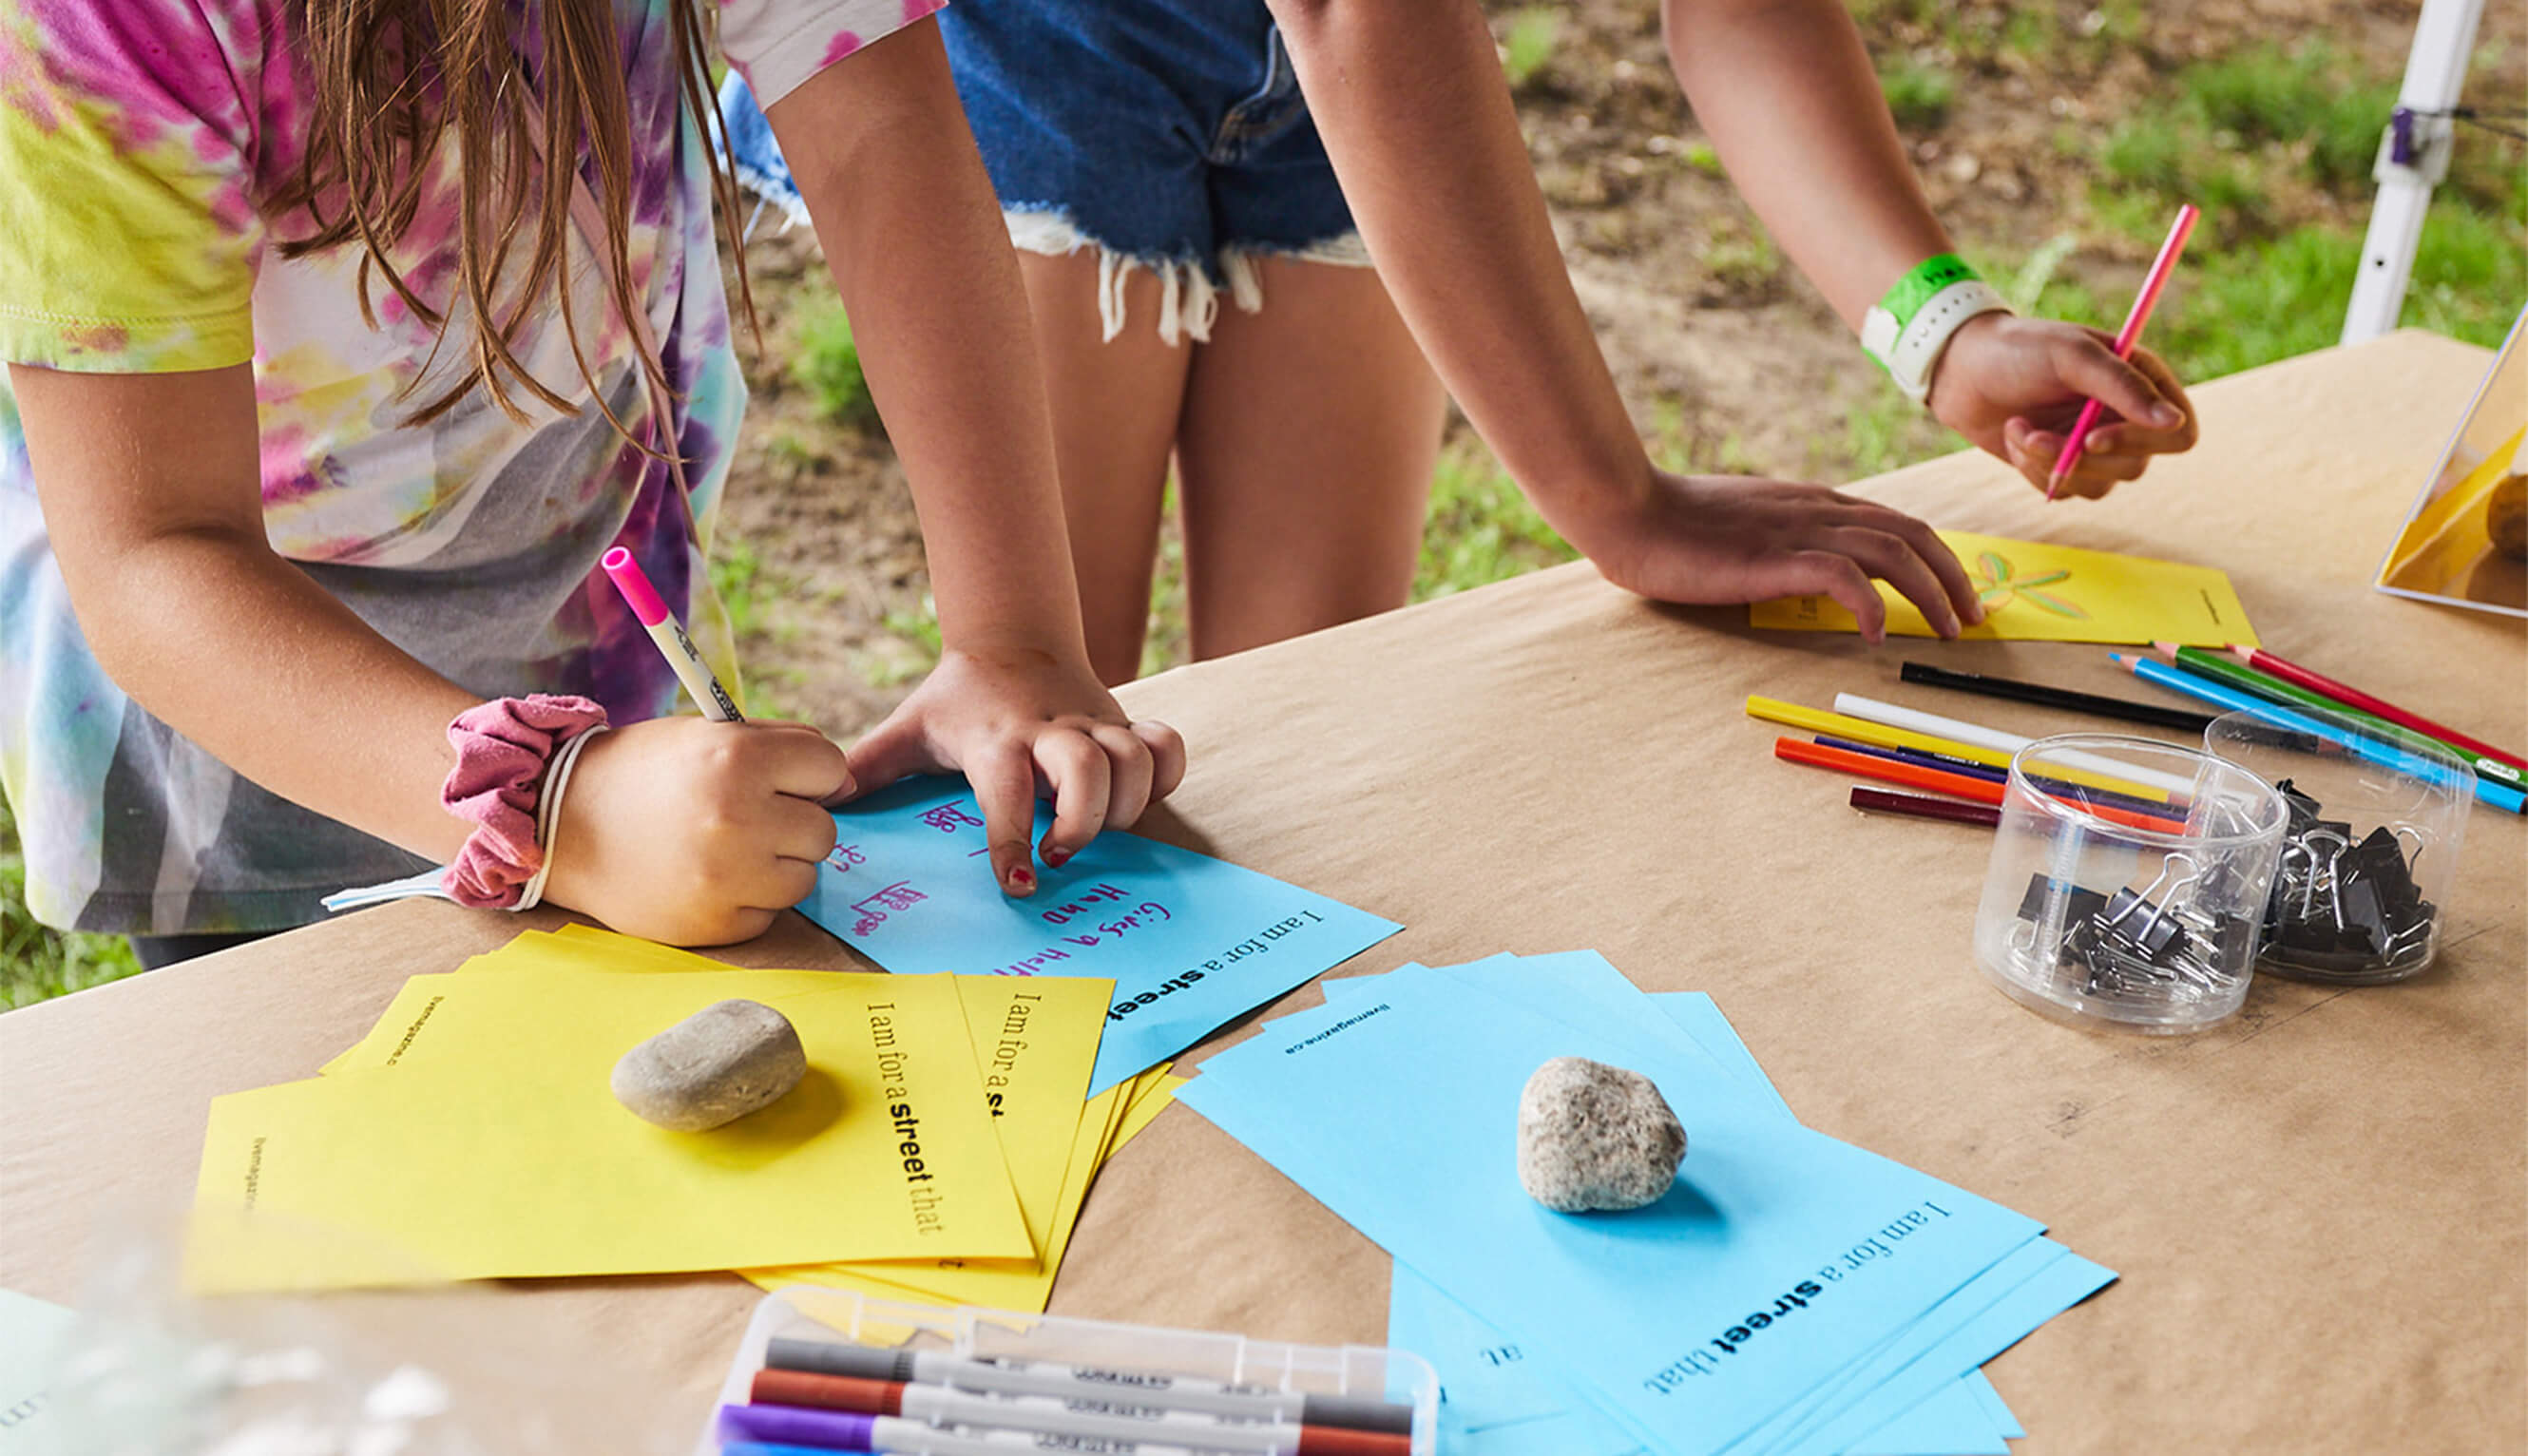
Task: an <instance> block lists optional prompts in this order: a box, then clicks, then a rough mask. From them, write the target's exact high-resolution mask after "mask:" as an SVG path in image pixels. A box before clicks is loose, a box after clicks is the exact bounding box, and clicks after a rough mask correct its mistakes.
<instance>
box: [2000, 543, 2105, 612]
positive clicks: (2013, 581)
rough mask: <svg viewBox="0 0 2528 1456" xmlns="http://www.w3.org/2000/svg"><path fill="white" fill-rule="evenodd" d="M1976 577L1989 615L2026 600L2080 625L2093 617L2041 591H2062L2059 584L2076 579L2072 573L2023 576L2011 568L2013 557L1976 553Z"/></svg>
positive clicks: (2071, 603) (2067, 602) (2075, 605)
mask: <svg viewBox="0 0 2528 1456" xmlns="http://www.w3.org/2000/svg"><path fill="white" fill-rule="evenodd" d="M1974 575H1975V597H1976V598H1977V599H1978V600H1980V601H1982V602H1983V609H1984V610H1985V611H1986V612H1995V611H1999V610H2001V609H2002V608H2003V607H2005V606H2008V605H2010V604H2011V603H2012V602H2015V601H2018V600H2020V599H2021V598H2026V599H2027V601H2028V604H2029V605H2031V606H2034V607H2036V608H2037V609H2039V610H2041V611H2050V612H2052V613H2053V614H2054V615H2056V616H2058V617H2070V618H2072V619H2073V620H2074V621H2076V622H2085V621H2087V620H2088V619H2089V614H2088V613H2087V612H2085V611H2082V610H2081V609H2080V603H2079V602H2077V601H2073V600H2070V599H2068V598H2064V597H2059V596H2056V595H2055V594H2054V593H2052V592H2040V591H2038V590H2037V589H2038V588H2039V587H2058V590H2059V586H2058V584H2060V583H2062V582H2067V581H2070V580H2071V579H2072V573H2070V572H2068V571H2048V572H2045V573H2043V574H2041V575H2038V576H2020V575H2017V574H2016V573H2015V572H2013V570H2012V569H2011V565H2010V558H2009V557H2007V556H2005V555H2003V554H2002V553H2001V552H1999V551H1978V552H1976V553H1975V572H1974Z"/></svg>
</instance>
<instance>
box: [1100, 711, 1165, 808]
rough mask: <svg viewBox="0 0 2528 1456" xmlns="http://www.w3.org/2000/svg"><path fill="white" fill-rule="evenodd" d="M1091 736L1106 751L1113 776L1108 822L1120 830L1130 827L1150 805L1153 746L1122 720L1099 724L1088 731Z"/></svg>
mask: <svg viewBox="0 0 2528 1456" xmlns="http://www.w3.org/2000/svg"><path fill="white" fill-rule="evenodd" d="M1088 736H1089V737H1090V738H1093V739H1095V740H1096V741H1097V746H1098V747H1099V748H1101V749H1103V750H1105V751H1106V764H1107V767H1108V769H1109V770H1110V771H1111V772H1112V775H1113V788H1112V789H1111V790H1109V792H1108V794H1107V799H1106V822H1107V823H1108V824H1110V825H1112V826H1114V827H1115V828H1117V829H1126V828H1130V827H1131V826H1132V823H1133V822H1134V821H1135V820H1137V819H1139V818H1140V817H1141V810H1143V809H1145V808H1148V807H1149V806H1150V786H1151V783H1152V781H1153V779H1154V778H1155V776H1156V765H1155V764H1154V763H1153V762H1152V761H1151V757H1150V746H1149V745H1148V744H1146V743H1143V742H1141V738H1140V735H1139V734H1136V733H1134V732H1133V731H1132V729H1130V728H1127V727H1125V726H1124V725H1122V724H1120V723H1100V724H1098V725H1097V726H1095V727H1093V728H1091V729H1089V730H1088Z"/></svg>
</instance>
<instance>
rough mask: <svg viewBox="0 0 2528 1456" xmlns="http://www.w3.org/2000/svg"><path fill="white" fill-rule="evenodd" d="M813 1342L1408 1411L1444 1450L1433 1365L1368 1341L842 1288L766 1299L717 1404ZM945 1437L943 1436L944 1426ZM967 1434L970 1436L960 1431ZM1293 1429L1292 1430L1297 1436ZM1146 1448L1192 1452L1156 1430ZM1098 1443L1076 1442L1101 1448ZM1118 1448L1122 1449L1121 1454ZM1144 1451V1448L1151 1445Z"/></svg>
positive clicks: (1415, 1445) (710, 1426) (703, 1449)
mask: <svg viewBox="0 0 2528 1456" xmlns="http://www.w3.org/2000/svg"><path fill="white" fill-rule="evenodd" d="M776 1339H778V1340H814V1341H821V1342H825V1343H828V1344H834V1345H860V1346H868V1347H875V1348H877V1349H881V1350H890V1351H891V1350H909V1351H918V1352H931V1353H936V1354H941V1355H949V1356H956V1357H961V1358H965V1359H972V1360H989V1361H997V1362H1005V1363H1008V1364H1011V1365H1023V1364H1026V1363H1030V1362H1032V1363H1034V1364H1035V1365H1036V1366H1037V1368H1038V1372H1039V1374H1040V1373H1041V1372H1042V1370H1043V1368H1044V1367H1050V1366H1060V1367H1073V1368H1077V1369H1079V1370H1080V1371H1082V1372H1083V1373H1085V1374H1086V1375H1087V1376H1088V1377H1089V1378H1098V1379H1103V1380H1105V1381H1107V1382H1110V1383H1109V1384H1108V1385H1107V1389H1108V1390H1110V1391H1115V1392H1123V1393H1127V1394H1129V1393H1130V1392H1132V1391H1133V1390H1135V1389H1136V1388H1146V1387H1147V1386H1148V1384H1149V1383H1150V1382H1148V1381H1147V1380H1144V1379H1137V1378H1136V1377H1149V1376H1161V1377H1167V1378H1174V1379H1175V1380H1177V1381H1180V1382H1183V1383H1185V1384H1186V1385H1189V1386H1197V1387H1198V1386H1205V1385H1213V1384H1217V1385H1228V1386H1236V1387H1238V1390H1237V1391H1233V1392H1230V1393H1231V1394H1233V1395H1237V1394H1241V1393H1242V1394H1259V1393H1268V1392H1270V1393H1284V1394H1290V1395H1306V1396H1318V1397H1328V1396H1331V1397H1342V1398H1344V1399H1347V1400H1350V1401H1353V1402H1360V1401H1378V1402H1387V1403H1392V1404H1395V1405H1399V1406H1409V1407H1410V1408H1411V1410H1412V1430H1411V1432H1410V1434H1409V1436H1408V1438H1407V1439H1408V1440H1409V1449H1410V1452H1411V1456H1434V1453H1435V1452H1436V1451H1437V1450H1438V1449H1439V1424H1440V1377H1439V1375H1438V1373H1437V1372H1435V1371H1433V1370H1432V1368H1431V1364H1430V1362H1429V1361H1427V1360H1424V1359H1423V1358H1422V1357H1421V1356H1419V1355H1413V1354H1408V1353H1406V1352H1404V1351H1401V1350H1387V1349H1379V1348H1375V1347H1372V1346H1367V1345H1343V1346H1333V1345H1294V1344H1281V1343H1276V1342H1273V1341H1269V1340H1258V1339H1248V1338H1246V1337H1245V1336H1243V1335H1237V1334H1215V1333H1209V1332H1206V1331H1201V1330H1192V1329H1165V1328H1160V1327H1157V1326H1141V1325H1116V1324H1110V1323H1108V1322H1106V1321H1102V1320H1074V1319H1067V1318H1063V1317H1060V1316H1054V1315H1028V1314H1015V1313H1012V1312H1010V1311H1007V1310H987V1309H976V1308H974V1307H971V1306H969V1307H964V1308H959V1309H945V1308H941V1307H939V1306H936V1305H922V1304H896V1303H890V1302H887V1301H885V1300H876V1299H868V1298H865V1297H863V1296H861V1295H859V1294H855V1293H852V1292H850V1291H848V1290H841V1289H819V1288H815V1287H812V1286H799V1287H793V1288H789V1289H783V1290H779V1291H777V1292H775V1293H772V1294H769V1295H767V1296H765V1297H764V1302H763V1303H762V1304H760V1305H758V1306H757V1307H756V1311H755V1318H754V1320H753V1321H751V1322H750V1323H749V1324H748V1325H747V1327H746V1334H745V1337H744V1338H743V1339H741V1340H739V1342H738V1347H737V1358H736V1359H735V1360H733V1361H732V1362H730V1365H729V1372H728V1378H727V1380H726V1381H724V1382H723V1383H722V1385H721V1387H720V1397H719V1404H721V1405H744V1404H746V1402H747V1399H748V1396H749V1393H750V1391H751V1389H752V1386H753V1384H754V1380H755V1377H756V1375H757V1373H758V1372H760V1371H762V1370H764V1365H765V1360H766V1355H767V1351H768V1350H769V1348H770V1346H771V1344H772V1342H773V1341H774V1340H776ZM718 1414H719V1413H718V1411H717V1410H716V1409H714V1410H713V1411H712V1413H711V1418H710V1419H709V1420H707V1421H706V1422H705V1423H704V1427H703V1433H702V1436H701V1438H700V1439H699V1440H697V1441H696V1442H695V1444H694V1456H717V1453H718V1451H719V1450H720V1447H721V1440H720V1436H719V1432H718ZM943 1429H946V1428H943ZM956 1429H957V1430H962V1431H963V1433H966V1434H968V1435H972V1434H973V1433H974V1429H973V1428H956ZM1290 1429H1291V1430H1292V1431H1293V1432H1295V1430H1296V1428H1295V1427H1293V1428H1290ZM1148 1440H1149V1441H1150V1442H1153V1443H1156V1442H1163V1441H1173V1442H1176V1443H1178V1444H1195V1445H1198V1444H1199V1442H1198V1441H1191V1440H1187V1439H1185V1438H1184V1437H1181V1436H1176V1435H1164V1434H1160V1433H1156V1432H1154V1433H1153V1434H1151V1435H1150V1436H1149V1437H1148ZM1097 1444H1098V1443H1097V1442H1096V1441H1094V1440H1089V1441H1083V1442H1080V1443H1079V1448H1080V1449H1083V1450H1086V1449H1094V1448H1095V1447H1096V1445H1097ZM1115 1448H1116V1449H1122V1447H1121V1446H1117V1447H1115ZM1145 1448H1146V1447H1145Z"/></svg>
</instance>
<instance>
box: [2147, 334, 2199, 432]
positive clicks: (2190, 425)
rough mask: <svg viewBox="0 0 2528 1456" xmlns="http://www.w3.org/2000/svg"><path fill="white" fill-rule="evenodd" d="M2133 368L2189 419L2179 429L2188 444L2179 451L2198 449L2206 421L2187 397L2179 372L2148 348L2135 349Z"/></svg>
mask: <svg viewBox="0 0 2528 1456" xmlns="http://www.w3.org/2000/svg"><path fill="white" fill-rule="evenodd" d="M2133 367H2134V368H2135V369H2138V370H2140V371H2141V372H2142V374H2143V375H2144V376H2145V377H2146V378H2148V379H2149V380H2150V383H2151V388H2153V389H2155V390H2158V391H2159V397H2161V398H2162V399H2165V400H2167V401H2168V402H2169V403H2171V404H2173V405H2175V406H2176V407H2177V412H2178V413H2179V414H2181V415H2183V416H2185V419H2184V420H2183V421H2181V422H2180V423H2179V424H2178V426H2177V433H2178V435H2179V437H2180V438H2182V439H2183V440H2184V441H2185V443H2183V444H2180V445H2177V446H2175V448H2176V449H2180V450H2190V449H2192V448H2194V442H2195V441H2196V440H2198V439H2200V438H2201V436H2202V433H2203V431H2202V422H2201V419H2200V417H2199V416H2197V415H2196V414H2195V412H2194V401H2193V400H2192V399H2190V398H2188V397H2187V396H2186V382H2185V381H2184V380H2181V379H2179V378H2178V377H2177V371H2176V370H2174V369H2171V368H2169V367H2168V361H2167V360H2166V359H2163V358H2161V357H2160V356H2159V355H2157V354H2154V353H2152V352H2151V351H2150V350H2148V349H2145V348H2137V349H2134V350H2133Z"/></svg>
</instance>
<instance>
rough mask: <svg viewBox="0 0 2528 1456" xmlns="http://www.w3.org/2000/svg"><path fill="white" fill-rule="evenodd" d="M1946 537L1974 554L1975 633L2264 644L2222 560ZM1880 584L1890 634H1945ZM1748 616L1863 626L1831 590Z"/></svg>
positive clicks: (1831, 627) (1772, 622) (1789, 625)
mask: <svg viewBox="0 0 2528 1456" xmlns="http://www.w3.org/2000/svg"><path fill="white" fill-rule="evenodd" d="M1940 540H1942V541H1944V542H1946V543H1948V546H1949V549H1951V550H1953V551H1955V552H1957V553H1958V559H1959V560H1960V561H1961V562H1963V563H1965V565H1966V568H1967V576H1968V579H1969V580H1970V581H1971V582H1972V583H1973V584H1974V586H1975V595H1976V597H1977V598H1978V599H1980V600H1981V601H1982V602H1983V606H1984V619H1983V621H1981V622H1980V623H1978V624H1976V625H1975V626H1973V627H1970V628H1968V629H1967V631H1966V636H1967V637H1968V638H1970V639H1976V640H1984V641H2015V642H2096V643H2146V642H2176V643H2183V644H2186V645H2188V646H2193V647H2226V646H2228V645H2230V644H2232V643H2237V644H2238V645H2240V646H2246V647H2252V646H2255V645H2256V633H2255V629H2254V628H2252V627H2250V626H2249V625H2248V624H2247V610H2246V608H2245V606H2243V605H2241V604H2240V602H2239V600H2238V592H2237V590H2236V589H2235V588H2233V587H2232V586H2231V585H2230V577H2229V574H2228V573H2227V572H2224V571H2221V570H2219V569H2218V568H2216V567H2210V566H2188V565H2186V564H2184V563H2182V562H2177V561H2156V560H2152V559H2151V558H2149V557H2147V556H2128V555H2124V554H2122V553H2120V552H2116V551H2090V550H2082V549H2080V547H2078V546H2056V545H2054V544H2052V543H2050V542H2040V541H2012V540H2009V539H2008V538H2006V537H1999V536H1978V535H1975V533H1973V532H1968V531H1943V532H1941V533H1940ZM1877 585H1878V596H1879V598H1880V599H1881V600H1883V601H1885V602H1886V603H1887V632H1888V635H1889V636H1891V637H1933V636H1936V635H1937V634H1936V633H1934V632H1933V631H1932V630H1931V624H1930V623H1929V622H1928V621H1926V620H1924V619H1923V616H1922V612H1921V611H1920V610H1919V609H1917V608H1916V607H1915V606H1914V604H1913V603H1912V602H1910V601H1907V600H1906V599H1905V598H1902V597H1900V596H1898V595H1897V594H1896V589H1895V588H1893V587H1890V586H1888V585H1887V584H1886V583H1884V582H1881V583H1878V584H1877ZM1748 621H1749V622H1750V623H1751V624H1752V625H1754V626H1757V627H1771V628H1780V629H1784V630H1788V631H1794V632H1854V631H1858V630H1859V629H1860V624H1859V623H1858V622H1857V621H1855V620H1854V618H1853V615H1852V613H1851V612H1849V611H1847V610H1845V609H1844V608H1843V607H1842V606H1841V605H1840V604H1838V603H1837V602H1835V601H1834V600H1832V599H1831V598H1824V597H1791V598H1783V599H1781V600H1779V601H1760V602H1758V603H1756V604H1755V605H1754V606H1753V607H1750V608H1749V609H1748Z"/></svg>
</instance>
